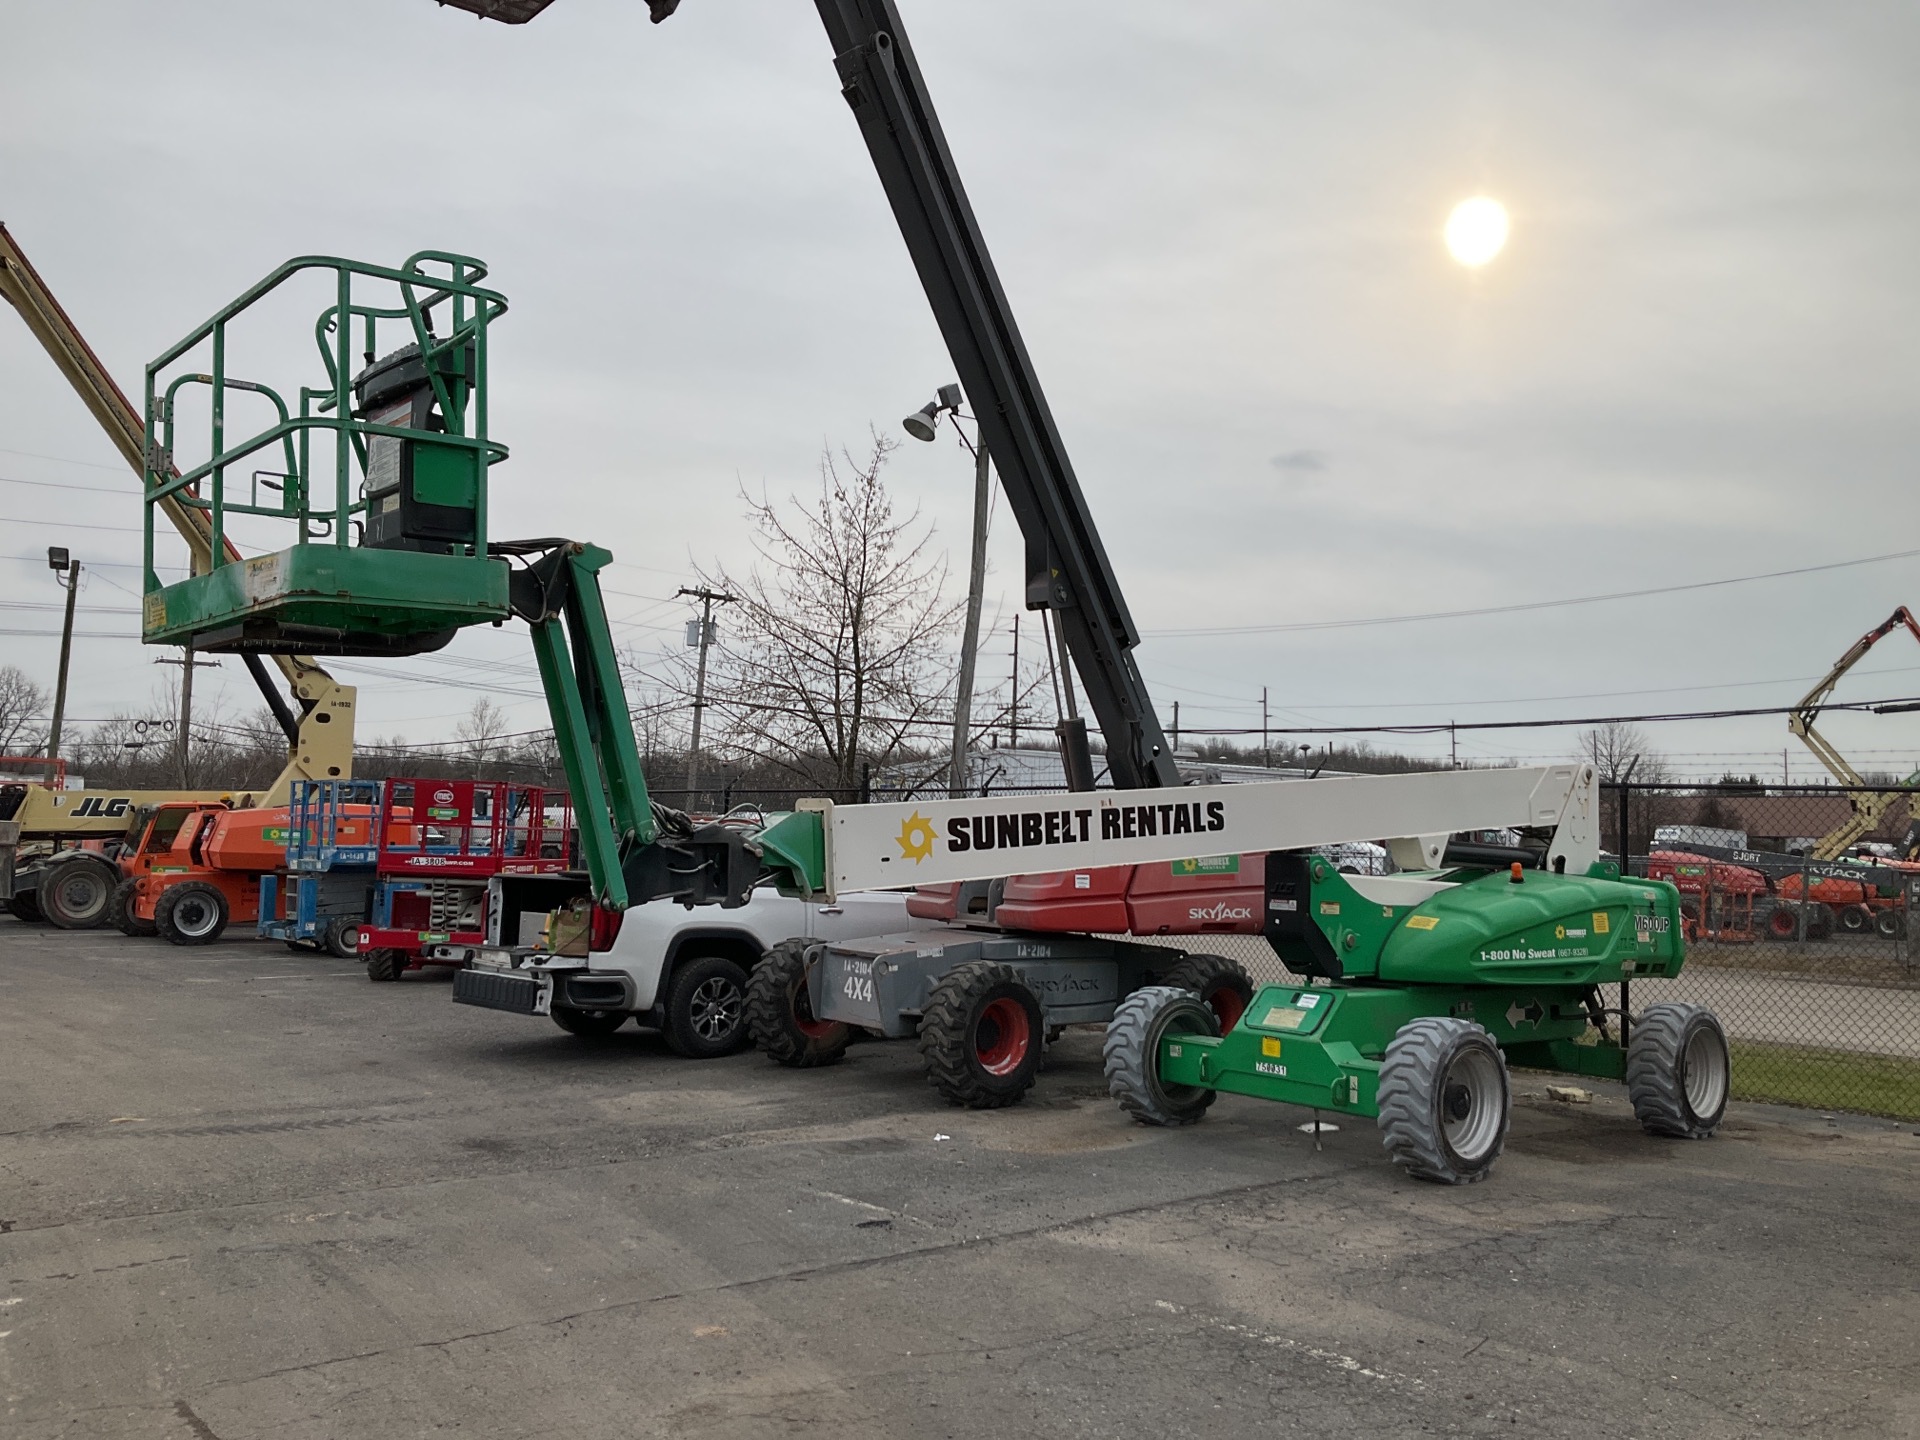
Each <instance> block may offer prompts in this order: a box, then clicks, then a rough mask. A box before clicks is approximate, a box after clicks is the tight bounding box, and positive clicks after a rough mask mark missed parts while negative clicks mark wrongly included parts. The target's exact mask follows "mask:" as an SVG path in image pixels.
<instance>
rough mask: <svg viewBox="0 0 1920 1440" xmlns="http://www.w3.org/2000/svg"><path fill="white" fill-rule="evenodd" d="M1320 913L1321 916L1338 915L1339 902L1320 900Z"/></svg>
mask: <svg viewBox="0 0 1920 1440" xmlns="http://www.w3.org/2000/svg"><path fill="white" fill-rule="evenodd" d="M1320 913H1321V914H1322V915H1338V914H1339V913H1340V902H1339V901H1338V900H1322V901H1321V902H1320Z"/></svg>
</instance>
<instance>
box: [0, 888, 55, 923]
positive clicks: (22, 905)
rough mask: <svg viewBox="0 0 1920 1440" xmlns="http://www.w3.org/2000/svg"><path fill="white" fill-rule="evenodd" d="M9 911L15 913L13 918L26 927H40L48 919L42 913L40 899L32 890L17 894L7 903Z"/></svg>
mask: <svg viewBox="0 0 1920 1440" xmlns="http://www.w3.org/2000/svg"><path fill="white" fill-rule="evenodd" d="M7 909H9V910H11V911H12V912H13V918H14V919H16V920H18V921H20V922H21V923H23V924H26V925H38V924H40V923H42V922H43V921H44V920H45V919H46V918H47V917H46V916H44V915H42V914H41V913H40V899H39V897H38V896H37V895H35V894H34V893H33V892H32V891H31V890H23V891H19V892H17V893H16V894H15V895H14V897H13V898H12V899H11V900H9V901H8V902H7Z"/></svg>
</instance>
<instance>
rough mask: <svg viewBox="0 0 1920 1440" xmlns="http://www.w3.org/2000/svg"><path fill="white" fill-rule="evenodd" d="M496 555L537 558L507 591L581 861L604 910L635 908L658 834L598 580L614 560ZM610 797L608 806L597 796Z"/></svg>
mask: <svg viewBox="0 0 1920 1440" xmlns="http://www.w3.org/2000/svg"><path fill="white" fill-rule="evenodd" d="M491 549H492V552H493V553H494V554H502V553H505V554H508V555H526V554H528V553H531V552H535V551H544V553H541V554H539V556H538V558H537V559H534V560H533V561H532V562H531V563H530V564H528V565H527V566H526V567H525V568H524V569H521V570H518V571H515V572H514V575H513V577H512V579H511V580H509V582H508V599H509V603H510V604H511V605H512V606H513V611H514V613H515V614H516V615H518V616H519V617H520V618H521V619H523V620H525V621H526V622H527V623H528V625H529V626H530V627H531V628H532V631H533V654H534V658H535V660H537V661H538V662H539V665H540V684H541V687H542V688H543V689H544V690H545V691H546V693H547V708H548V710H549V711H550V713H551V715H552V717H553V733H554V739H555V741H556V743H557V744H558V746H559V750H560V763H561V765H562V766H564V767H565V769H566V772H567V786H568V788H569V789H570V790H571V791H572V793H573V795H574V797H575V803H574V816H575V819H576V820H577V822H578V824H579V826H580V852H581V859H582V860H583V861H585V863H586V867H587V873H588V875H589V876H590V877H591V879H592V884H593V892H594V900H595V901H596V903H598V904H601V905H604V906H606V907H607V908H609V909H613V910H624V909H626V907H627V904H628V900H629V894H628V890H627V881H626V875H625V873H624V871H623V868H622V867H623V865H624V863H625V861H626V860H627V858H628V857H629V856H630V855H632V854H633V853H634V852H635V851H636V850H637V849H639V848H640V847H642V846H646V845H651V844H652V843H653V842H654V838H655V836H656V835H657V833H658V829H657V827H656V825H655V822H654V817H653V807H652V804H651V802H650V801H649V799H648V797H647V779H646V776H645V774H643V773H642V771H641V768H640V747H639V744H638V743H637V742H636V741H635V739H634V734H633V717H632V715H631V714H629V713H628V710H627V700H626V694H625V692H624V691H623V689H622V688H621V685H620V670H619V663H618V661H617V660H616V659H615V657H614V652H613V632H612V628H611V627H610V626H609V625H608V623H607V607H606V601H605V600H604V599H603V598H602V596H601V594H600V572H601V570H603V569H604V568H605V567H606V566H607V565H608V564H609V563H611V561H612V560H613V555H612V553H611V552H610V551H607V550H603V549H601V548H600V547H599V546H598V545H584V544H581V543H579V542H578V541H571V540H537V541H531V542H518V543H511V544H506V545H501V544H495V545H493V546H492V547H491ZM596 795H598V796H602V797H604V800H605V803H604V804H593V803H590V799H589V797H592V796H596Z"/></svg>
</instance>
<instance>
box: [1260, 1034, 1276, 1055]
mask: <svg viewBox="0 0 1920 1440" xmlns="http://www.w3.org/2000/svg"><path fill="white" fill-rule="evenodd" d="M1260 1053H1261V1054H1262V1055H1267V1056H1271V1057H1272V1058H1273V1059H1275V1060H1278V1059H1279V1058H1280V1042H1279V1041H1278V1040H1276V1039H1274V1038H1273V1037H1272V1036H1271V1035H1263V1036H1261V1037H1260Z"/></svg>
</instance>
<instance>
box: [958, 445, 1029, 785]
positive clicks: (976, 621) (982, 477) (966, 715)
mask: <svg viewBox="0 0 1920 1440" xmlns="http://www.w3.org/2000/svg"><path fill="white" fill-rule="evenodd" d="M954 428H955V429H958V428H959V426H958V425H957V424H956V425H955V427H954ZM987 466H988V461H987V437H986V436H985V435H984V434H982V435H981V436H980V441H979V443H978V444H977V445H975V446H974V447H973V558H972V562H971V564H970V565H969V567H968V570H967V623H966V628H965V629H964V630H962V631H961V632H960V679H959V682H958V689H957V690H956V691H955V693H954V697H953V774H952V776H951V777H950V779H949V780H948V788H947V793H948V794H949V795H950V796H952V797H953V798H954V799H956V800H958V799H959V798H960V797H961V796H962V795H964V794H965V793H966V789H967V738H968V737H967V732H968V730H969V729H971V727H972V725H973V670H974V662H975V659H976V657H977V656H978V655H979V652H980V603H981V599H982V597H983V595H984V593H985V591H986V583H987V510H988V506H989V504H990V502H991V500H992V493H991V491H990V490H989V488H988V487H989V485H990V483H991V478H992V477H991V476H990V474H989V473H988V468H987ZM1016 683H1017V682H1016Z"/></svg>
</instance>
